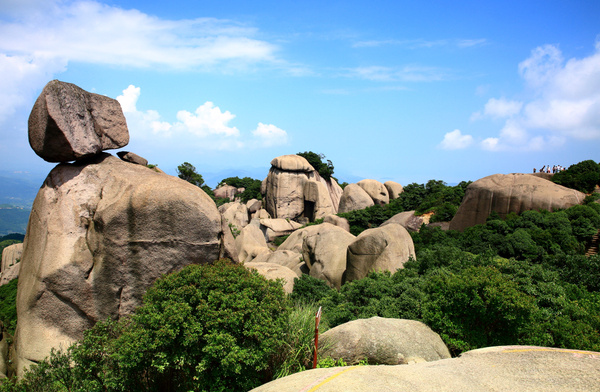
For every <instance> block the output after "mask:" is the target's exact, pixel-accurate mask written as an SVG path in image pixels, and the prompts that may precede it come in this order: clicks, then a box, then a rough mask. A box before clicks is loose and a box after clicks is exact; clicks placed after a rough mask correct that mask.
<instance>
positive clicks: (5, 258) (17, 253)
mask: <svg viewBox="0 0 600 392" xmlns="http://www.w3.org/2000/svg"><path fill="white" fill-rule="evenodd" d="M22 256H23V244H22V243H20V244H12V245H9V246H7V247H6V248H4V250H3V251H2V264H1V265H0V271H1V272H2V273H4V272H5V271H7V270H8V269H9V268H10V267H12V266H13V265H15V264H17V263H18V262H19V261H20V260H21V257H22Z"/></svg>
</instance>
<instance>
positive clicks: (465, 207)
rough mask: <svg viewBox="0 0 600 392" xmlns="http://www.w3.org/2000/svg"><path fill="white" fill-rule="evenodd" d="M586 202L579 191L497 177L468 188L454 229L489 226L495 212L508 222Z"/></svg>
mask: <svg viewBox="0 0 600 392" xmlns="http://www.w3.org/2000/svg"><path fill="white" fill-rule="evenodd" d="M584 198H585V194H583V193H581V192H579V191H576V190H574V189H570V188H566V187H564V186H561V185H558V184H555V183H553V182H551V181H548V180H545V179H543V178H539V177H537V176H534V175H531V174H494V175H491V176H488V177H484V178H482V179H480V180H477V181H475V182H473V183H472V184H470V185H469V186H468V187H467V190H466V192H465V197H464V198H463V201H462V203H461V204H460V207H459V208H458V211H457V212H456V215H455V216H454V218H453V219H452V221H451V222H450V229H451V230H459V231H463V230H464V229H466V228H467V227H471V226H474V225H477V224H482V223H485V221H486V219H487V217H488V216H489V215H490V213H491V212H492V211H494V212H496V213H498V215H499V216H500V217H501V218H504V217H506V215H508V214H509V213H511V212H514V213H516V214H519V213H521V212H523V211H527V210H548V211H552V210H553V209H557V208H569V207H571V206H574V205H576V204H581V203H582V202H583V199H584Z"/></svg>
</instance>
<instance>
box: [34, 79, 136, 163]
mask: <svg viewBox="0 0 600 392" xmlns="http://www.w3.org/2000/svg"><path fill="white" fill-rule="evenodd" d="M127 143H129V131H128V130H127V123H126V121H125V116H124V115H123V111H122V110H121V105H120V104H119V102H118V101H117V100H115V99H112V98H109V97H106V96H103V95H99V94H93V93H89V92H87V91H85V90H83V89H81V88H79V87H77V86H76V85H74V84H71V83H64V82H60V81H58V80H53V81H51V82H49V83H48V84H47V85H46V87H44V89H43V90H42V93H41V94H40V96H39V97H38V99H37V100H36V101H35V104H34V105H33V109H32V110H31V114H30V116H29V144H30V145H31V147H32V148H33V151H35V153H36V154H37V155H39V156H40V157H41V158H42V159H44V160H46V161H48V162H68V161H73V160H77V159H81V158H84V157H89V156H92V155H95V154H98V153H100V152H102V151H104V150H108V149H113V148H121V147H124V146H126V145H127Z"/></svg>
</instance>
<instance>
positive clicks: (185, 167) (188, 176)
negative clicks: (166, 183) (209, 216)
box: [177, 162, 215, 200]
mask: <svg viewBox="0 0 600 392" xmlns="http://www.w3.org/2000/svg"><path fill="white" fill-rule="evenodd" d="M177 176H178V177H179V178H181V179H182V180H185V181H187V182H189V183H190V184H193V185H196V186H197V187H199V188H202V190H203V191H204V192H206V194H207V195H209V196H210V197H211V198H212V199H213V200H214V199H215V195H214V193H213V191H212V189H210V187H209V186H208V185H206V184H205V183H204V178H203V177H202V175H201V174H200V173H198V172H197V171H196V167H195V166H194V165H192V164H191V163H189V162H184V163H182V164H181V165H179V166H177Z"/></svg>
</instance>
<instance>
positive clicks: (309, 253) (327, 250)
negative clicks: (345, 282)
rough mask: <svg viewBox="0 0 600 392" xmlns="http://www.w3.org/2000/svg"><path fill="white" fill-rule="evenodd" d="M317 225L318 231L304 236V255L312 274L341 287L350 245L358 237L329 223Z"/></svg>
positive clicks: (336, 286) (333, 285)
mask: <svg viewBox="0 0 600 392" xmlns="http://www.w3.org/2000/svg"><path fill="white" fill-rule="evenodd" d="M317 227H318V228H319V230H318V231H316V232H313V233H311V234H307V235H306V236H305V237H304V239H303V241H302V257H303V258H304V261H305V262H306V264H307V265H308V267H309V269H310V276H312V277H314V278H317V279H321V280H324V281H325V282H327V284H329V285H330V286H331V287H335V288H336V289H339V288H340V287H341V286H342V275H343V274H344V271H345V270H346V253H347V250H348V245H350V243H352V242H353V241H354V240H355V238H356V237H354V236H353V235H352V234H350V233H348V232H347V231H346V230H344V229H342V228H340V227H337V226H334V225H332V224H329V223H323V224H320V225H317Z"/></svg>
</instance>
